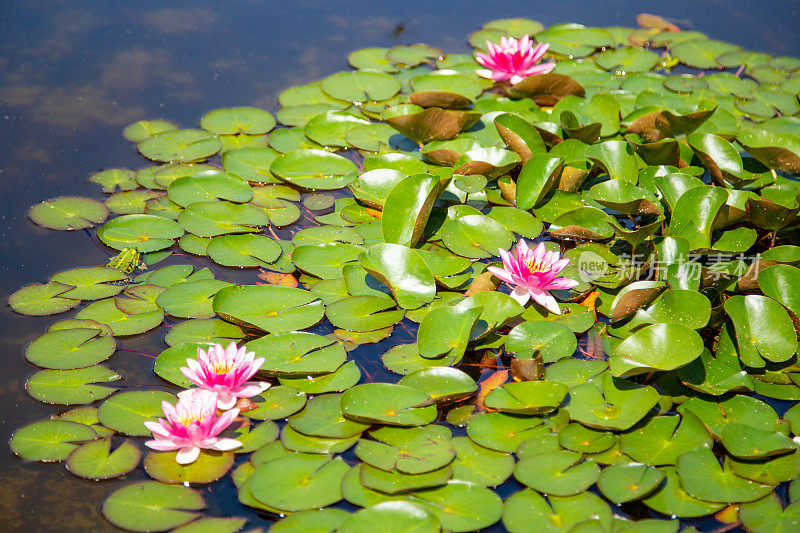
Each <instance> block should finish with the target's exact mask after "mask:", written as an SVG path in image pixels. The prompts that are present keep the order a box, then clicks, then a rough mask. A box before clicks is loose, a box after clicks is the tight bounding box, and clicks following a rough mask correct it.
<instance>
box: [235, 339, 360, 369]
mask: <svg viewBox="0 0 800 533" xmlns="http://www.w3.org/2000/svg"><path fill="white" fill-rule="evenodd" d="M246 346H247V348H248V350H252V351H254V352H255V353H256V356H258V357H264V358H265V359H266V361H265V362H264V364H263V365H262V367H261V370H262V371H263V372H266V373H269V374H272V375H280V376H308V375H315V374H325V373H329V372H334V371H336V370H337V369H338V368H339V367H340V366H342V365H343V364H344V363H345V361H346V360H347V353H346V352H345V351H344V348H343V347H342V346H341V345H340V344H338V343H337V342H336V341H335V340H332V339H329V338H328V337H322V336H320V335H315V334H314V333H307V332H303V331H288V332H281V333H272V334H270V335H265V336H264V337H261V338H258V339H256V340H254V341H250V342H249V343H247V345H246Z"/></svg>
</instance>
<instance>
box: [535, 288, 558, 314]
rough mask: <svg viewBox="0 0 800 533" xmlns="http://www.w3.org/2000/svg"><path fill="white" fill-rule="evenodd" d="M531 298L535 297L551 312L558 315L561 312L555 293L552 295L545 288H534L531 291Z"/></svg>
mask: <svg viewBox="0 0 800 533" xmlns="http://www.w3.org/2000/svg"><path fill="white" fill-rule="evenodd" d="M531 298H533V300H534V301H535V302H536V303H538V304H539V305H541V306H542V307H544V308H545V309H547V310H548V311H550V312H551V313H554V314H556V315H560V314H561V309H560V308H559V307H558V302H556V299H555V298H553V295H551V294H550V293H549V292H547V291H543V290H533V291H531Z"/></svg>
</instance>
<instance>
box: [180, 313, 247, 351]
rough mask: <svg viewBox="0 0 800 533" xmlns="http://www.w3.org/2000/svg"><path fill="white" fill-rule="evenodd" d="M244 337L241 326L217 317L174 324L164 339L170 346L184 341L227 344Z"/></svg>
mask: <svg viewBox="0 0 800 533" xmlns="http://www.w3.org/2000/svg"><path fill="white" fill-rule="evenodd" d="M243 338H244V332H243V331H242V329H241V328H240V327H239V326H237V325H235V324H231V323H229V322H225V321H224V320H219V319H215V318H206V319H200V318H198V319H193V320H184V321H183V322H179V323H177V324H175V325H174V326H172V327H171V328H170V329H169V331H168V332H167V334H166V335H164V341H165V342H166V343H167V344H168V345H169V346H176V345H178V344H182V343H184V342H208V343H220V344H225V345H227V344H229V343H230V342H231V341H236V342H239V341H240V340H242V339H243Z"/></svg>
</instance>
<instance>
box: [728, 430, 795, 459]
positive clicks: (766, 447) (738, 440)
mask: <svg viewBox="0 0 800 533" xmlns="http://www.w3.org/2000/svg"><path fill="white" fill-rule="evenodd" d="M721 437H722V444H723V445H724V446H725V448H726V449H727V450H728V452H730V454H731V455H734V456H736V457H738V458H740V459H762V458H764V457H770V456H773V455H781V454H784V453H787V452H791V451H794V450H796V449H797V444H795V443H794V441H792V439H790V438H789V437H787V436H786V435H784V434H783V433H780V432H778V431H765V430H763V429H759V428H754V427H752V426H748V425H747V424H737V423H733V424H728V425H726V426H725V428H724V429H723V430H722V435H721Z"/></svg>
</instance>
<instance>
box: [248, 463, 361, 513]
mask: <svg viewBox="0 0 800 533" xmlns="http://www.w3.org/2000/svg"><path fill="white" fill-rule="evenodd" d="M349 469H350V467H349V466H348V465H347V463H345V462H344V461H342V460H341V459H340V458H335V459H333V458H331V457H330V456H326V455H317V454H305V453H300V454H292V455H289V456H287V457H284V458H279V459H274V460H272V461H269V462H267V463H265V464H263V465H261V466H259V467H258V468H256V470H255V472H253V475H252V476H251V477H250V479H249V488H250V492H251V493H252V495H253V496H254V497H255V498H256V499H257V500H258V501H260V502H262V503H264V504H266V505H268V506H270V507H274V508H276V509H282V510H285V511H304V510H308V509H318V508H321V507H326V506H328V505H331V504H333V503H336V502H337V501H339V500H341V499H342V491H341V488H340V485H341V482H342V478H344V475H345V474H346V473H347V471H348V470H349ZM275 472H282V475H280V476H276V475H274V473H275Z"/></svg>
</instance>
